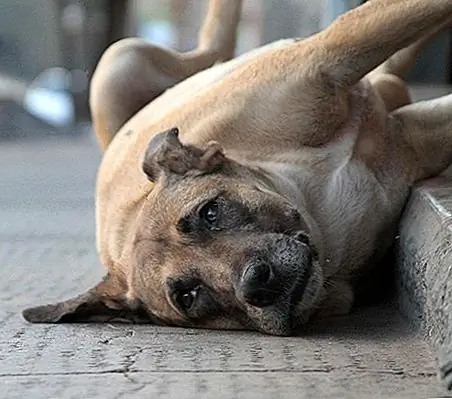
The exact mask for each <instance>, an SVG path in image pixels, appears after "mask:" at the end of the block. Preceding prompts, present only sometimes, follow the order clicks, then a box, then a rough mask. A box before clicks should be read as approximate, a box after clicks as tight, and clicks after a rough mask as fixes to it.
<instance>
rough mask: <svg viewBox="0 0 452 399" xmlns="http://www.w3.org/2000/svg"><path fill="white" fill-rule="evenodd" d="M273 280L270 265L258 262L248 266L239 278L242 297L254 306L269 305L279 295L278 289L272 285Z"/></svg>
mask: <svg viewBox="0 0 452 399" xmlns="http://www.w3.org/2000/svg"><path fill="white" fill-rule="evenodd" d="M274 280H275V276H274V274H273V270H272V267H271V265H269V264H267V263H258V264H253V265H250V266H248V267H247V268H246V269H245V272H244V273H243V276H242V279H241V292H242V296H243V299H245V301H246V302H248V303H249V304H250V305H252V306H256V307H264V306H269V305H271V304H272V303H274V302H275V300H276V299H277V298H278V296H279V291H278V290H277V289H276V287H273V285H275V284H273V283H274Z"/></svg>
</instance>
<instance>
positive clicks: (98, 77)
mask: <svg viewBox="0 0 452 399" xmlns="http://www.w3.org/2000/svg"><path fill="white" fill-rule="evenodd" d="M240 8H241V1H239V0H211V3H210V6H209V11H208V13H207V17H206V21H205V22H204V26H203V28H202V30H201V33H200V39H199V46H198V48H197V49H196V50H195V51H193V52H190V53H186V54H179V53H176V52H173V51H170V50H165V49H162V48H158V47H156V46H153V45H152V44H149V43H146V42H144V41H142V40H138V39H126V40H123V41H120V42H118V43H117V44H114V45H113V46H112V47H111V48H109V49H108V50H107V51H106V53H105V54H104V56H103V58H102V59H101V61H100V63H99V66H98V68H97V70H96V72H95V75H94V78H93V81H92V88H91V109H92V114H93V119H94V126H95V130H96V134H97V135H98V137H99V140H100V142H101V143H102V146H103V147H104V148H106V151H105V155H104V158H103V160H102V164H101V166H100V170H99V175H98V182H97V202H96V211H97V215H96V216H97V246H98V251H99V254H100V259H101V262H102V264H103V265H104V266H105V267H106V268H107V269H108V274H107V276H106V277H105V278H104V280H103V281H102V282H100V283H99V284H98V285H97V286H95V287H94V288H93V289H91V290H90V291H88V292H87V293H85V294H84V295H81V296H79V297H76V298H75V299H71V300H68V301H66V302H62V303H59V304H55V305H47V306H41V307H37V308H33V309H27V310H26V311H24V317H25V318H26V319H27V320H29V321H31V322H65V321H89V320H111V319H128V320H133V321H136V322H151V323H157V324H169V325H178V326H195V327H207V328H224V329H226V328H244V329H255V330H259V331H262V332H265V333H269V334H278V335H287V334H292V333H296V332H297V329H299V328H300V326H302V325H303V324H304V323H306V322H307V321H308V320H309V319H310V318H311V317H314V316H317V317H321V316H322V317H323V316H327V315H332V314H342V313H347V312H348V311H349V310H350V308H351V305H352V302H353V296H354V294H353V293H354V287H353V284H352V283H353V281H354V277H355V276H356V275H358V274H360V273H362V272H364V271H365V270H367V269H368V268H369V267H372V266H374V265H376V264H377V263H378V261H379V260H380V259H381V257H382V256H383V255H384V254H385V252H386V251H387V249H388V248H389V246H390V245H391V243H392V242H393V237H394V232H395V228H396V224H397V221H398V220H399V218H400V215H401V212H402V209H403V206H404V204H405V201H406V200H407V197H408V195H409V192H410V188H411V187H412V185H413V184H414V183H415V182H416V181H418V180H421V179H425V178H428V177H430V176H433V175H437V174H438V173H440V172H442V171H443V170H444V169H445V168H446V167H447V166H448V165H449V163H450V161H451V160H452V131H451V127H452V96H446V97H443V98H439V99H436V100H432V101H427V102H422V103H417V104H410V99H409V95H408V93H407V90H406V88H405V86H404V83H403V81H402V77H403V75H404V74H405V72H406V71H407V70H408V69H409V68H410V67H411V66H412V64H413V63H414V60H415V57H416V55H417V54H418V52H419V51H420V50H421V49H422V48H423V46H424V44H425V42H426V41H427V40H428V39H429V38H430V37H431V36H432V35H434V34H435V33H436V32H437V31H439V30H440V29H441V28H442V27H445V26H446V25H448V24H449V22H450V20H452V1H451V0H435V1H433V0H431V1H426V0H370V1H369V2H367V3H366V4H365V5H363V6H361V7H359V8H357V9H355V10H353V11H351V12H349V13H347V14H346V15H344V16H342V17H340V18H339V19H338V20H336V21H335V22H334V23H333V24H332V25H331V26H330V27H328V28H327V29H326V30H324V31H322V32H320V33H318V34H316V35H313V36H311V37H309V38H307V39H305V40H283V41H280V42H277V43H274V44H271V45H269V46H265V47H263V48H260V49H258V50H255V51H253V52H251V53H249V54H246V55H244V56H241V57H239V58H236V59H234V60H232V61H228V62H225V63H221V64H217V62H218V61H226V60H227V59H229V58H231V57H232V55H233V51H234V46H235V35H236V28H237V24H238V21H239V15H240ZM407 46H408V47H407ZM389 57H390V58H389ZM388 58H389V59H388ZM214 64H215V65H214ZM212 65H214V66H212ZM191 75H193V76H192V77H190V76H191Z"/></svg>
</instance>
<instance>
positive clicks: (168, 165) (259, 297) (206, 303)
mask: <svg viewBox="0 0 452 399" xmlns="http://www.w3.org/2000/svg"><path fill="white" fill-rule="evenodd" d="M143 170H144V172H145V173H146V174H147V176H148V178H149V179H150V180H152V181H154V183H155V185H154V188H153V190H152V192H151V193H150V194H149V196H148V197H147V199H146V201H145V203H144V205H143V207H142V209H141V212H140V214H139V216H138V219H137V221H136V230H135V232H134V234H135V236H134V237H133V240H131V241H133V243H132V244H131V246H130V248H129V253H130V254H129V263H130V268H129V269H128V270H130V273H131V274H130V275H129V276H127V283H125V282H124V281H122V282H121V279H120V278H119V277H118V276H109V277H108V278H107V279H106V280H104V281H103V282H102V283H101V284H100V285H99V286H97V287H96V288H94V289H93V290H91V291H89V292H88V293H87V294H85V296H82V297H78V298H76V299H75V300H71V301H72V302H71V301H67V302H64V303H62V304H61V303H60V304H57V305H49V306H47V307H40V308H35V309H30V310H27V311H25V313H24V315H25V317H26V318H27V319H28V320H31V321H41V322H42V321H53V322H55V321H65V320H68V321H69V320H87V319H90V318H91V316H94V315H95V316H97V317H99V316H110V317H111V316H112V315H113V316H115V315H116V316H123V317H126V318H128V319H129V318H132V319H135V320H137V319H139V320H142V319H143V316H144V320H145V319H146V317H147V316H145V315H148V316H149V320H151V321H153V322H155V323H159V324H171V325H180V326H193V327H207V328H224V329H226V328H245V329H254V330H259V331H262V332H265V333H270V334H277V335H287V334H290V333H292V332H294V330H295V329H296V328H297V327H298V326H299V325H300V324H302V323H303V322H305V321H306V319H307V317H308V316H309V314H310V312H311V311H312V308H313V306H314V304H315V303H316V301H317V300H318V297H319V291H320V288H321V286H322V282H323V277H322V271H321V268H320V265H319V262H318V260H317V254H316V250H315V248H314V245H313V244H312V243H311V241H310V232H309V228H308V227H307V224H306V221H305V220H304V218H303V217H302V216H301V214H300V210H298V209H296V208H295V207H294V206H293V205H292V204H290V203H289V202H288V201H287V199H285V198H284V197H282V196H280V195H279V194H277V193H275V192H274V191H272V190H271V189H269V188H268V186H266V185H265V184H262V179H257V178H256V174H255V173H256V172H255V171H252V170H251V169H250V168H249V167H245V166H244V165H240V164H239V163H237V162H235V161H233V160H231V159H229V158H228V157H226V156H225V155H224V153H223V151H222V149H221V147H220V146H219V145H218V144H217V143H209V144H208V145H207V147H206V148H205V149H199V148H196V147H192V146H185V145H182V144H181V142H180V141H179V138H178V132H177V129H172V130H170V131H169V132H165V133H161V134H159V135H157V136H155V137H154V138H153V139H152V141H151V143H150V144H149V147H148V149H147V151H146V154H145V158H144V163H143ZM90 310H91V311H92V313H93V314H92V315H91V314H90ZM143 310H144V312H143Z"/></svg>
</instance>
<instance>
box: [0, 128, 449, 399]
mask: <svg viewBox="0 0 452 399" xmlns="http://www.w3.org/2000/svg"><path fill="white" fill-rule="evenodd" d="M99 160H100V154H99V152H98V150H97V147H96V143H95V141H94V140H93V139H92V138H91V137H90V136H89V135H85V136H83V135H82V136H79V137H77V138H76V139H72V140H71V139H69V138H67V137H66V138H56V137H53V138H47V139H40V140H30V139H27V140H23V139H21V140H18V141H2V142H1V143H0V170H1V173H0V187H1V196H0V265H1V266H0V267H1V276H2V278H1V279H0V332H1V334H0V397H1V398H9V399H12V398H121V397H147V398H157V397H162V398H163V397H165V398H173V397H174V398H200V397H201V398H203V397H215V398H217V399H219V398H223V397H224V398H259V399H264V398H277V397H284V398H292V397H293V398H305V397H306V398H310V397H321V398H338V397H350V398H364V397H369V398H370V397H372V398H376V397H388V398H389V397H391V398H427V397H441V396H443V397H444V396H445V394H444V392H443V391H442V390H441V389H440V387H439V385H438V383H437V379H436V373H435V365H434V357H433V354H432V352H431V350H430V348H429V347H428V345H427V344H426V343H425V342H423V341H422V340H421V339H420V338H418V336H417V335H416V334H415V333H414V332H413V331H411V330H410V328H409V327H408V324H407V323H406V322H405V321H404V320H403V319H402V318H401V317H400V316H399V315H398V314H397V313H396V312H395V310H394V307H393V306H386V307H385V306H381V307H378V308H369V309H364V310H362V311H359V312H357V313H355V314H354V315H352V316H350V317H348V318H343V319H340V320H338V321H337V322H336V323H332V322H329V323H326V324H323V325H318V326H315V327H312V328H311V329H310V331H307V332H306V334H304V335H303V336H302V337H295V338H277V337H269V336H263V335H259V334H256V333H246V332H215V331H202V330H197V331H196V330H184V329H173V328H162V327H153V326H130V325H123V326H118V325H114V326H113V325H106V324H104V325H30V324H27V323H26V322H24V321H23V320H22V318H21V316H20V311H21V310H22V309H23V308H24V307H27V306H31V305H34V304H38V303H44V302H48V301H53V300H58V299H63V298H67V297H69V296H72V295H74V294H75V293H79V292H83V291H84V290H85V289H87V288H88V287H90V286H91V285H93V284H94V283H96V282H97V281H98V279H99V278H100V277H101V276H102V272H103V271H102V269H101V267H100V265H99V263H98V260H97V257H96V251H95V245H94V213H93V191H94V190H93V188H94V180H95V173H96V168H97V165H98V162H99Z"/></svg>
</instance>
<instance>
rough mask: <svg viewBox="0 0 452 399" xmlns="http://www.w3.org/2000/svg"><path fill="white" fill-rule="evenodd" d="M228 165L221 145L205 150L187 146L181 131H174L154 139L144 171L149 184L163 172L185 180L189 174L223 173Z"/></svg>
mask: <svg viewBox="0 0 452 399" xmlns="http://www.w3.org/2000/svg"><path fill="white" fill-rule="evenodd" d="M225 161H226V157H225V156H224V153H223V149H222V148H221V146H220V145H219V144H218V143H217V142H215V141H211V142H209V143H208V144H207V147H206V148H204V149H200V148H197V147H194V146H190V145H183V144H182V143H181V142H180V140H179V130H178V129H177V128H173V129H170V130H169V131H167V132H163V133H159V134H157V135H155V136H154V137H153V138H152V140H151V141H150V143H149V145H148V148H147V150H146V153H145V156H144V161H143V171H144V172H145V173H146V175H147V176H148V178H149V180H151V181H156V180H157V179H158V178H159V176H160V174H161V173H162V172H163V173H168V172H170V173H175V174H177V175H181V176H183V175H186V174H187V173H189V172H194V173H195V174H196V173H211V172H214V171H216V170H218V169H220V168H221V167H222V166H223V165H224V164H225Z"/></svg>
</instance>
